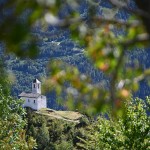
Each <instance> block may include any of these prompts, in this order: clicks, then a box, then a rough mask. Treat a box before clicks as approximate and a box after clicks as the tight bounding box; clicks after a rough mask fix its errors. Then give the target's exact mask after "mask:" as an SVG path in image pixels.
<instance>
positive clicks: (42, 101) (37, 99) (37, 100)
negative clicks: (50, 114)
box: [19, 79, 47, 110]
mask: <svg viewBox="0 0 150 150" xmlns="http://www.w3.org/2000/svg"><path fill="white" fill-rule="evenodd" d="M19 97H20V98H21V99H23V100H24V104H23V107H30V108H32V109H33V110H39V109H41V108H47V100H46V96H44V95H41V82H40V81H39V80H38V79H34V80H33V82H32V92H31V93H25V92H22V93H21V94H20V95H19Z"/></svg>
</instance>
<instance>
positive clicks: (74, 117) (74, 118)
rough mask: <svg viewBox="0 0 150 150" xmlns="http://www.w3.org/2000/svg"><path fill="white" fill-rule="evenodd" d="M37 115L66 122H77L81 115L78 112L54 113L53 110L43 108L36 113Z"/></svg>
mask: <svg viewBox="0 0 150 150" xmlns="http://www.w3.org/2000/svg"><path fill="white" fill-rule="evenodd" d="M37 113H39V114H43V115H46V116H49V117H54V118H57V119H63V120H66V121H67V120H68V121H71V120H72V121H78V120H79V119H80V118H81V117H83V115H82V114H81V113H79V112H75V111H56V110H53V109H48V108H44V109H41V110H39V111H37Z"/></svg>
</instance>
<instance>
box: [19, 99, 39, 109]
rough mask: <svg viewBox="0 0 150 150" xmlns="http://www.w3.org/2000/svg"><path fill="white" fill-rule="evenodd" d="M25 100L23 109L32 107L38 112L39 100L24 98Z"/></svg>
mask: <svg viewBox="0 0 150 150" xmlns="http://www.w3.org/2000/svg"><path fill="white" fill-rule="evenodd" d="M22 99H23V100H25V102H24V104H23V107H31V108H32V109H34V110H37V99H36V98H28V97H22Z"/></svg>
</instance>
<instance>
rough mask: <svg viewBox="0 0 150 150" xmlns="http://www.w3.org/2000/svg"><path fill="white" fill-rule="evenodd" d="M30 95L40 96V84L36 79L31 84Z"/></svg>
mask: <svg viewBox="0 0 150 150" xmlns="http://www.w3.org/2000/svg"><path fill="white" fill-rule="evenodd" d="M32 93H35V94H41V82H40V81H39V80H38V79H34V80H33V82H32Z"/></svg>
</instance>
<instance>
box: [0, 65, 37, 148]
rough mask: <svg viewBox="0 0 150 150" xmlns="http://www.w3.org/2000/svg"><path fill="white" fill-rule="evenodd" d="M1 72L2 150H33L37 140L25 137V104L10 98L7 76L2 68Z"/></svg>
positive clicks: (0, 140)
mask: <svg viewBox="0 0 150 150" xmlns="http://www.w3.org/2000/svg"><path fill="white" fill-rule="evenodd" d="M0 70H1V71H0V79H1V84H0V128H1V130H0V149H1V150H6V149H7V150H12V149H16V150H20V149H24V150H29V149H33V148H34V147H35V146H36V143H35V140H34V139H33V138H32V137H30V136H28V137H26V135H25V133H26V131H25V129H24V128H25V126H26V120H25V119H24V117H25V111H24V109H23V108H22V107H21V105H22V103H23V102H22V101H21V100H17V99H14V98H13V97H11V96H10V93H9V86H10V85H9V83H8V81H7V80H6V79H7V78H6V76H7V75H6V74H5V71H4V70H3V67H2V66H1V68H0Z"/></svg>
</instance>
